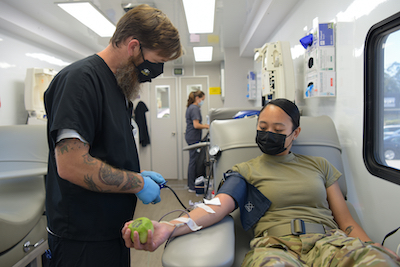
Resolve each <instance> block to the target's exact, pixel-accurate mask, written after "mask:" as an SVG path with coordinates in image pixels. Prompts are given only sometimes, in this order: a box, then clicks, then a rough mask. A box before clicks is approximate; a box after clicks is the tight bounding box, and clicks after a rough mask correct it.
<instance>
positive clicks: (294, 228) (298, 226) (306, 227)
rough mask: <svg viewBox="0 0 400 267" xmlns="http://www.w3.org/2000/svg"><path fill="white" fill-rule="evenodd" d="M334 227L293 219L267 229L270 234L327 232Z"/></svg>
mask: <svg viewBox="0 0 400 267" xmlns="http://www.w3.org/2000/svg"><path fill="white" fill-rule="evenodd" d="M331 229H332V228H330V227H328V226H325V225H323V224H319V223H308V222H304V221H303V220H301V219H293V220H292V221H291V222H290V223H286V224H282V225H277V226H274V227H271V228H269V229H268V230H267V232H268V235H270V236H284V235H304V234H325V232H326V231H328V230H331Z"/></svg>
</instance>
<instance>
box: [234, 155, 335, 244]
mask: <svg viewBox="0 0 400 267" xmlns="http://www.w3.org/2000/svg"><path fill="white" fill-rule="evenodd" d="M232 170H233V171H236V172H239V173H240V174H241V175H242V176H243V177H245V178H246V179H247V181H248V182H249V183H251V184H253V185H254V186H255V187H257V189H258V190H260V192H261V193H263V194H264V195H265V196H266V197H267V198H268V199H270V200H271V202H272V205H271V207H270V208H269V210H268V211H267V212H266V213H265V215H264V216H263V217H262V218H261V219H260V220H259V222H258V223H257V224H256V226H255V229H254V234H255V236H256V237H257V236H260V235H262V233H263V232H264V231H265V230H267V229H268V228H271V227H273V226H276V225H281V224H285V223H290V221H291V220H292V219H303V220H304V221H305V222H311V223H321V224H324V225H327V226H329V227H331V228H338V226H337V224H336V222H335V221H334V219H333V215H332V212H331V210H330V209H329V205H328V200H327V194H326V188H328V187H329V186H331V185H332V184H333V183H334V182H336V181H337V179H339V177H340V176H341V175H342V174H341V173H340V172H339V171H338V170H337V169H336V168H335V167H334V166H333V165H332V164H330V163H329V162H328V161H327V160H326V159H324V158H322V157H312V156H304V155H299V154H294V153H289V154H288V155H284V156H271V155H267V154H263V155H261V156H259V157H257V158H254V159H252V160H249V161H247V162H243V163H240V164H236V165H235V166H234V167H233V168H232Z"/></svg>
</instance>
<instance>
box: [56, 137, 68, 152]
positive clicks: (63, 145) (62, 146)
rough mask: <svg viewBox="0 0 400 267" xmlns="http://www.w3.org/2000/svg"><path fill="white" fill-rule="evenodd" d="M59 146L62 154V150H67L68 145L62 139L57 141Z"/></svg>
mask: <svg viewBox="0 0 400 267" xmlns="http://www.w3.org/2000/svg"><path fill="white" fill-rule="evenodd" d="M58 146H59V150H58V151H59V153H60V154H64V152H68V145H67V144H66V142H65V140H62V141H60V142H59V143H58Z"/></svg>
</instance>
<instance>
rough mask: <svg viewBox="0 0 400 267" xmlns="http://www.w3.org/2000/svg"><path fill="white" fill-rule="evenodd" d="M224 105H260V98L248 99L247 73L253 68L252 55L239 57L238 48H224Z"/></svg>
mask: <svg viewBox="0 0 400 267" xmlns="http://www.w3.org/2000/svg"><path fill="white" fill-rule="evenodd" d="M224 51H225V101H224V107H256V106H261V99H258V100H248V99H247V98H246V95H247V73H248V71H251V70H254V61H253V58H252V57H240V55H239V48H225V50H224Z"/></svg>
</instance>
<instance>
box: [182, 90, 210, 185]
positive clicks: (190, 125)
mask: <svg viewBox="0 0 400 267" xmlns="http://www.w3.org/2000/svg"><path fill="white" fill-rule="evenodd" d="M205 98H206V96H205V94H204V92H203V91H201V90H197V91H195V92H191V93H190V94H189V98H188V101H187V105H186V107H187V109H186V116H185V117H186V133H185V140H186V143H187V144H188V145H193V144H195V143H198V142H200V141H201V132H202V131H201V130H202V129H209V125H208V124H202V123H201V121H202V118H201V112H200V107H201V106H202V105H203V103H204V99H205ZM197 155H198V153H197V149H191V150H189V167H188V187H189V189H188V190H189V192H196V190H195V186H194V182H195V179H196V178H197V177H196V159H197Z"/></svg>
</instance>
